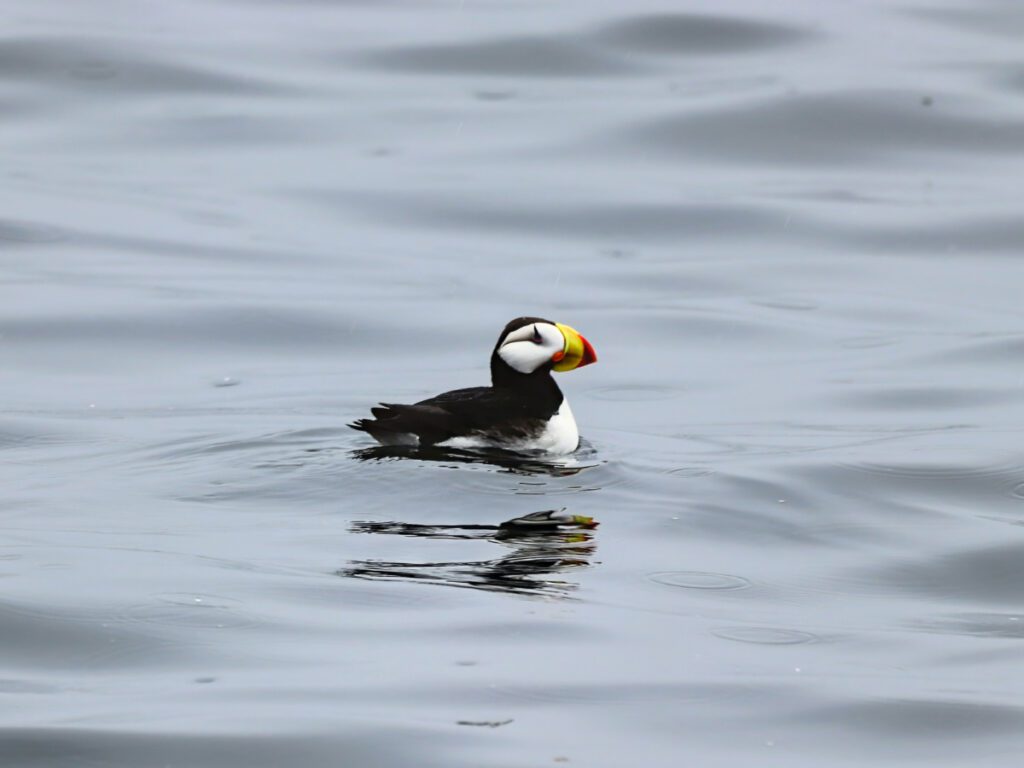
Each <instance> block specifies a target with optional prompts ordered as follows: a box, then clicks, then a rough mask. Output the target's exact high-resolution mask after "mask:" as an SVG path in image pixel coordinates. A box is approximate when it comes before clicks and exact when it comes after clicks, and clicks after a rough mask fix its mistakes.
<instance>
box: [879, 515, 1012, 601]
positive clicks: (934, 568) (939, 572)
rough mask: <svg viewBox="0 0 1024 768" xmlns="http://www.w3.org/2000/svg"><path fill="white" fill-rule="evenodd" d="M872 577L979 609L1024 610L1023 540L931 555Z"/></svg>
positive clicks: (898, 588)
mask: <svg viewBox="0 0 1024 768" xmlns="http://www.w3.org/2000/svg"><path fill="white" fill-rule="evenodd" d="M1007 530H1013V529H1010V528H1007ZM1015 538H1016V537H1015ZM866 573H867V572H866ZM873 573H874V578H875V579H876V580H877V581H878V583H880V584H885V585H888V587H889V588H890V589H892V590H894V591H901V592H911V593H914V594H920V595H928V596H932V597H937V598H941V599H944V600H956V601H960V602H968V603H971V604H973V605H975V606H978V607H981V606H998V607H1003V608H1006V607H1011V606H1012V607H1013V608H1017V607H1020V608H1022V609H1024V592H1022V591H1021V588H1020V585H1021V584H1024V540H1022V541H1014V542H1012V543H1009V544H1007V543H1003V542H1000V543H998V544H991V545H988V546H983V547H978V548H975V549H969V550H965V551H961V552H953V553H949V554H940V553H932V554H931V555H929V556H927V557H922V558H919V559H917V560H916V561H911V562H905V563H899V564H895V565H890V566H884V567H881V568H878V569H877V570H875V571H874V572H873Z"/></svg>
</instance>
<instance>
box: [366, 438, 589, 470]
mask: <svg viewBox="0 0 1024 768" xmlns="http://www.w3.org/2000/svg"><path fill="white" fill-rule="evenodd" d="M588 453H593V451H589V452H588V451H584V452H583V456H584V458H585V457H586V455H587V454H588ZM351 455H352V457H353V458H355V459H358V460H360V461H387V460H389V459H415V460H418V461H437V462H444V463H447V464H451V465H458V464H489V465H491V466H495V467H499V468H500V469H501V470H502V471H504V472H511V473H512V474H516V475H550V476H552V477H570V476H572V475H575V474H577V473H579V472H582V471H583V470H584V469H588V468H589V467H592V466H594V464H587V463H581V462H580V459H579V458H578V457H579V456H580V452H577V453H576V454H575V455H574V456H573V457H572V458H564V459H549V458H541V457H539V456H530V455H528V454H521V453H513V452H511V451H499V450H491V451H460V450H456V449H452V448H438V447H437V446H425V447H422V448H421V447H413V446H404V445H374V446H372V447H370V448H360V449H358V450H355V451H352V454H351Z"/></svg>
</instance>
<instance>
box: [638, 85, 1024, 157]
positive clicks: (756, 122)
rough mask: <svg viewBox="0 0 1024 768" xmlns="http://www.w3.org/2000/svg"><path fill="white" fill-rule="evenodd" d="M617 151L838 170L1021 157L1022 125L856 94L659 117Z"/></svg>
mask: <svg viewBox="0 0 1024 768" xmlns="http://www.w3.org/2000/svg"><path fill="white" fill-rule="evenodd" d="M620 145H621V146H622V147H623V148H624V149H627V150H628V151H630V152H636V151H643V152H647V151H651V150H660V151H662V152H666V153H669V154H673V155H680V156H701V155H703V156H705V157H715V158H717V159H719V160H725V161H730V162H734V163H735V162H743V161H746V162H761V163H777V164H785V165H797V166H804V165H841V164H849V163H858V162H870V161H880V160H883V159H890V160H891V159H893V158H902V159H906V160H907V161H909V160H910V158H911V157H913V156H922V155H925V154H928V153H931V154H935V153H939V152H942V153H948V154H951V155H955V156H958V155H968V154H973V155H989V156H995V155H1014V154H1017V153H1019V152H1021V150H1024V123H1022V122H1020V121H1017V120H1013V119H1011V118H998V117H989V118H986V117H980V116H978V113H977V111H973V110H968V109H967V108H963V109H961V110H959V111H958V112H952V111H949V110H944V109H939V108H937V107H933V108H928V109H926V108H924V107H922V106H921V104H920V99H919V97H918V96H917V95H916V94H912V93H899V92H884V91H878V92H871V93H868V92H860V91H853V92H847V93H829V94H814V95H799V96H783V97H779V98H776V99H774V100H771V101H765V102H762V103H761V104H757V105H751V106H746V105H744V106H740V107H731V108H726V109H721V110H717V111H711V112H705V113H703V114H700V113H698V114H693V113H684V114H682V115H680V116H676V117H667V118H659V119H656V120H654V121H652V122H650V123H648V124H647V125H641V126H637V127H632V128H628V129H626V130H625V131H624V132H623V133H622V134H621V142H620Z"/></svg>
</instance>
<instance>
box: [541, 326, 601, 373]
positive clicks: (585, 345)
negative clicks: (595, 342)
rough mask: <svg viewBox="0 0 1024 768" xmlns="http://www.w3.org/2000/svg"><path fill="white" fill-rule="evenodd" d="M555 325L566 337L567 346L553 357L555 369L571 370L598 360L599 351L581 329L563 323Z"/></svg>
mask: <svg viewBox="0 0 1024 768" xmlns="http://www.w3.org/2000/svg"><path fill="white" fill-rule="evenodd" d="M555 327H557V328H558V330H560V331H561V332H562V336H564V337H565V347H564V348H563V349H562V351H561V352H556V353H555V355H554V357H552V358H551V359H552V360H554V361H555V365H554V370H556V371H571V370H574V369H576V368H582V367H583V366H584V365H590V364H591V363H596V362H597V353H596V352H595V351H594V348H593V347H592V346H591V345H590V342H589V341H587V340H586V339H585V338H583V336H582V335H581V334H580V332H579V331H577V330H576V329H575V328H571V327H569V326H568V325H562V324H561V323H555Z"/></svg>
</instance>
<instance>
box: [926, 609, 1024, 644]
mask: <svg viewBox="0 0 1024 768" xmlns="http://www.w3.org/2000/svg"><path fill="white" fill-rule="evenodd" d="M913 626H915V627H917V628H919V629H923V630H925V631H926V632H935V633H939V634H951V635H967V636H970V637H990V638H994V639H1000V640H1024V614H1009V613H973V612H966V613H957V614H953V615H951V616H946V617H944V618H936V619H933V620H929V621H921V622H917V623H915V624H914V625H913Z"/></svg>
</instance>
